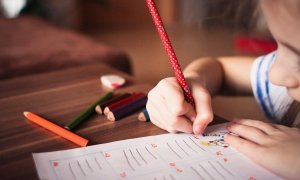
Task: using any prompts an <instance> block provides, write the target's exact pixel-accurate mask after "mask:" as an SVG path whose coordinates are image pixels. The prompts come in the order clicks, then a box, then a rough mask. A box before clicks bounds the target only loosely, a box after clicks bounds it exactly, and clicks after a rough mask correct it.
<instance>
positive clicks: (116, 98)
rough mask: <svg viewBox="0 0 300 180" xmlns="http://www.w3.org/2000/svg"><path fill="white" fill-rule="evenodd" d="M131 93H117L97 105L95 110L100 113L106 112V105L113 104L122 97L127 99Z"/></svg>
mask: <svg viewBox="0 0 300 180" xmlns="http://www.w3.org/2000/svg"><path fill="white" fill-rule="evenodd" d="M130 95H131V94H130V93H125V94H120V95H116V96H115V97H113V98H112V99H110V100H108V101H105V102H102V103H100V104H99V105H97V106H96V108H95V111H96V112H97V113H98V114H103V113H104V108H106V106H108V105H110V104H113V103H115V102H117V101H120V100H122V99H125V98H127V97H129V96H130Z"/></svg>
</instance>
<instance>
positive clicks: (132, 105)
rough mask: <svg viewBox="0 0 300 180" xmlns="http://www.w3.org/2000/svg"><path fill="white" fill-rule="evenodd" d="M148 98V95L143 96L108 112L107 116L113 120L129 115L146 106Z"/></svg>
mask: <svg viewBox="0 0 300 180" xmlns="http://www.w3.org/2000/svg"><path fill="white" fill-rule="evenodd" d="M147 100H148V98H147V96H146V95H144V96H141V97H139V98H137V99H135V100H133V101H131V102H129V103H127V104H125V105H123V106H121V107H119V108H116V109H114V110H112V111H110V112H109V113H108V114H107V118H108V119H109V120H111V121H117V120H120V119H121V118H123V117H125V116H128V115H130V114H132V113H134V112H136V111H137V110H139V109H142V108H145V106H146V103H147Z"/></svg>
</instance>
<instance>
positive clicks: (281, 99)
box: [251, 51, 293, 123]
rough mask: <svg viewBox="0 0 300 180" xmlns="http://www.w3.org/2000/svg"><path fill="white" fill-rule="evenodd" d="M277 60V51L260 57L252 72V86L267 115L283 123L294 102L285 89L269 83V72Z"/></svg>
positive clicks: (255, 62)
mask: <svg viewBox="0 0 300 180" xmlns="http://www.w3.org/2000/svg"><path fill="white" fill-rule="evenodd" d="M275 60H276V51H275V52H272V53H270V54H267V55H265V56H261V57H258V58H257V59H256V60H255V61H254V63H253V65H252V70H251V84H252V90H253V94H254V96H255V99H256V101H257V103H258V104H259V105H260V107H261V109H262V110H263V112H264V113H265V115H266V116H267V117H268V118H269V119H271V120H272V121H274V122H276V123H281V121H282V118H283V116H284V115H285V114H286V112H287V111H288V109H289V107H290V106H291V104H292V102H293V98H291V97H290V96H289V95H288V93H287V90H286V88H285V87H283V86H277V85H274V84H272V83H271V82H270V81H269V72H270V69H271V66H272V64H273V63H274V61H275Z"/></svg>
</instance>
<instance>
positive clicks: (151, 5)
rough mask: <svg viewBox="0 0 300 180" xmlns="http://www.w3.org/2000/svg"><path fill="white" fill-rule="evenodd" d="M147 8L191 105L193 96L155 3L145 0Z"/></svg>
mask: <svg viewBox="0 0 300 180" xmlns="http://www.w3.org/2000/svg"><path fill="white" fill-rule="evenodd" d="M146 3H147V6H148V9H149V11H150V14H151V16H152V19H153V21H154V24H155V26H156V29H157V31H158V33H159V35H160V39H161V41H162V43H163V45H164V47H165V50H166V52H167V54H168V57H169V60H170V62H171V65H172V67H173V71H174V73H175V76H176V78H177V81H178V83H179V85H180V86H181V87H182V89H183V91H184V96H185V99H186V100H187V102H189V103H191V104H192V105H193V106H195V102H194V98H193V96H192V94H191V91H190V90H189V87H188V86H187V84H186V81H185V79H184V76H183V73H182V71H181V68H180V65H179V62H178V60H177V57H176V55H175V52H174V50H173V48H172V45H171V42H170V40H169V37H168V35H167V32H166V31H165V28H164V27H163V23H162V20H161V18H160V16H159V13H158V10H157V8H156V5H155V3H154V1H153V0H146Z"/></svg>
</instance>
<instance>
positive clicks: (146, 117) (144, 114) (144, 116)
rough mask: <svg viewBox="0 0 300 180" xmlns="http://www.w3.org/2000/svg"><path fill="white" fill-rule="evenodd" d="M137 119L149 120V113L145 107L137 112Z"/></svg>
mask: <svg viewBox="0 0 300 180" xmlns="http://www.w3.org/2000/svg"><path fill="white" fill-rule="evenodd" d="M138 120H140V121H144V122H148V121H150V117H149V114H148V111H147V109H146V108H145V109H144V110H143V111H142V112H141V113H140V114H139V116H138Z"/></svg>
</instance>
